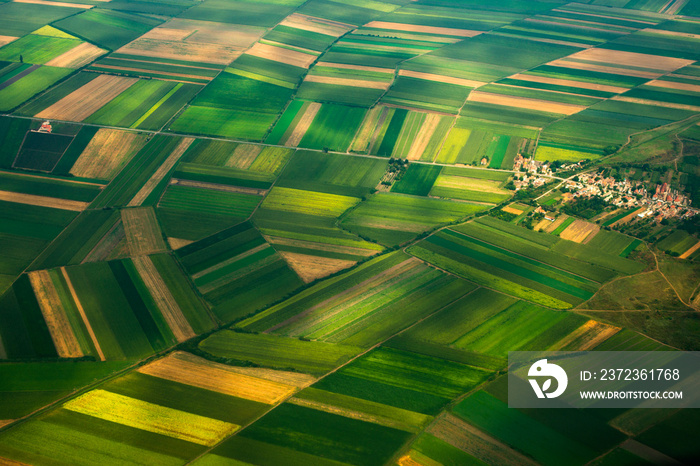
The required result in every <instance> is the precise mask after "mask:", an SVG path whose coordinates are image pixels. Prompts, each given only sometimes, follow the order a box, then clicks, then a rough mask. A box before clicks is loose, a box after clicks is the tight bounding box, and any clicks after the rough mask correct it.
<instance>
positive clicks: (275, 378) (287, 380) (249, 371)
mask: <svg viewBox="0 0 700 466" xmlns="http://www.w3.org/2000/svg"><path fill="white" fill-rule="evenodd" d="M229 369H230V370H231V371H232V372H237V373H239V374H244V375H248V376H251V377H257V378H259V379H265V380H270V381H272V382H279V383H283V384H285V385H292V386H294V387H297V388H305V387H308V386H309V385H311V384H312V383H314V382H315V381H316V377H314V376H313V375H309V374H302V373H301V372H289V371H278V370H275V369H265V368H264V367H238V366H229Z"/></svg>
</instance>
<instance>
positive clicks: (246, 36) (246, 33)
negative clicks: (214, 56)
mask: <svg viewBox="0 0 700 466" xmlns="http://www.w3.org/2000/svg"><path fill="white" fill-rule="evenodd" d="M265 32H266V29H265V28H262V27H257V26H246V25H243V24H228V23H217V22H214V21H199V20H194V19H179V18H173V19H171V20H170V21H168V22H167V23H165V24H162V25H160V26H158V27H157V28H154V29H151V30H150V31H148V32H147V33H146V34H144V35H143V36H141V37H140V39H157V40H168V41H183V40H185V41H186V42H187V43H193V42H195V43H204V44H219V45H226V46H228V47H235V48H238V49H240V50H243V49H246V48H248V47H250V46H251V45H252V44H253V43H254V42H255V41H257V40H258V39H259V38H260V37H262V36H263V34H265ZM207 63H212V62H210V61H207Z"/></svg>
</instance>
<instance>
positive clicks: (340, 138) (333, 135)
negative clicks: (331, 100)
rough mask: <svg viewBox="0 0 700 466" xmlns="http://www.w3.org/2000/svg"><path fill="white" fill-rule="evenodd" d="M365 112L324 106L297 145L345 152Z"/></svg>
mask: <svg viewBox="0 0 700 466" xmlns="http://www.w3.org/2000/svg"><path fill="white" fill-rule="evenodd" d="M364 115H365V111H364V110H363V109H360V108H354V107H344V106H341V105H333V104H325V105H323V106H322V107H321V109H320V110H319V111H318V114H317V115H316V118H314V121H313V123H311V126H310V127H309V129H308V130H307V131H306V134H304V137H303V138H302V139H301V142H300V143H299V146H300V147H306V148H309V149H327V150H334V151H345V150H347V148H348V147H349V146H350V142H351V141H352V137H353V136H354V135H355V132H356V131H357V129H358V128H359V126H360V123H361V122H362V118H363V117H364Z"/></svg>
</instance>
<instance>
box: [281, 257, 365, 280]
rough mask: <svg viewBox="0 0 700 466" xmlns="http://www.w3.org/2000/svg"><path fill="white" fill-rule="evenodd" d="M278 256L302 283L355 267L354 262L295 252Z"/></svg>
mask: <svg viewBox="0 0 700 466" xmlns="http://www.w3.org/2000/svg"><path fill="white" fill-rule="evenodd" d="M280 255H281V256H282V257H283V258H284V260H285V261H287V264H289V267H291V268H292V270H294V271H295V272H296V273H297V275H299V278H301V279H302V280H303V281H304V283H311V282H312V281H314V280H316V279H319V278H323V277H327V276H328V275H330V274H332V273H335V272H340V271H341V270H345V269H347V268H348V267H352V266H353V265H355V262H354V261H348V260H342V259H330V258H328V257H319V256H308V255H306V254H298V253H295V252H286V251H280Z"/></svg>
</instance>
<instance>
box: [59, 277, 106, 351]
mask: <svg viewBox="0 0 700 466" xmlns="http://www.w3.org/2000/svg"><path fill="white" fill-rule="evenodd" d="M61 274H63V278H65V280H66V284H67V285H68V290H69V291H70V294H71V296H72V297H73V301H75V307H76V308H78V312H79V313H80V317H81V318H82V319H83V323H84V324H85V328H86V329H87V331H88V333H89V334H90V339H91V340H92V344H93V345H95V351H97V354H98V355H99V356H100V360H101V361H106V360H107V358H105V355H104V353H103V352H102V348H101V347H100V342H99V341H98V340H97V335H95V331H94V330H93V329H92V325H91V324H90V320H89V319H88V317H87V314H85V309H84V308H83V305H82V304H81V302H80V298H78V293H76V292H75V288H74V287H73V282H72V281H71V279H70V277H69V276H68V272H66V268H65V267H61Z"/></svg>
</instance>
